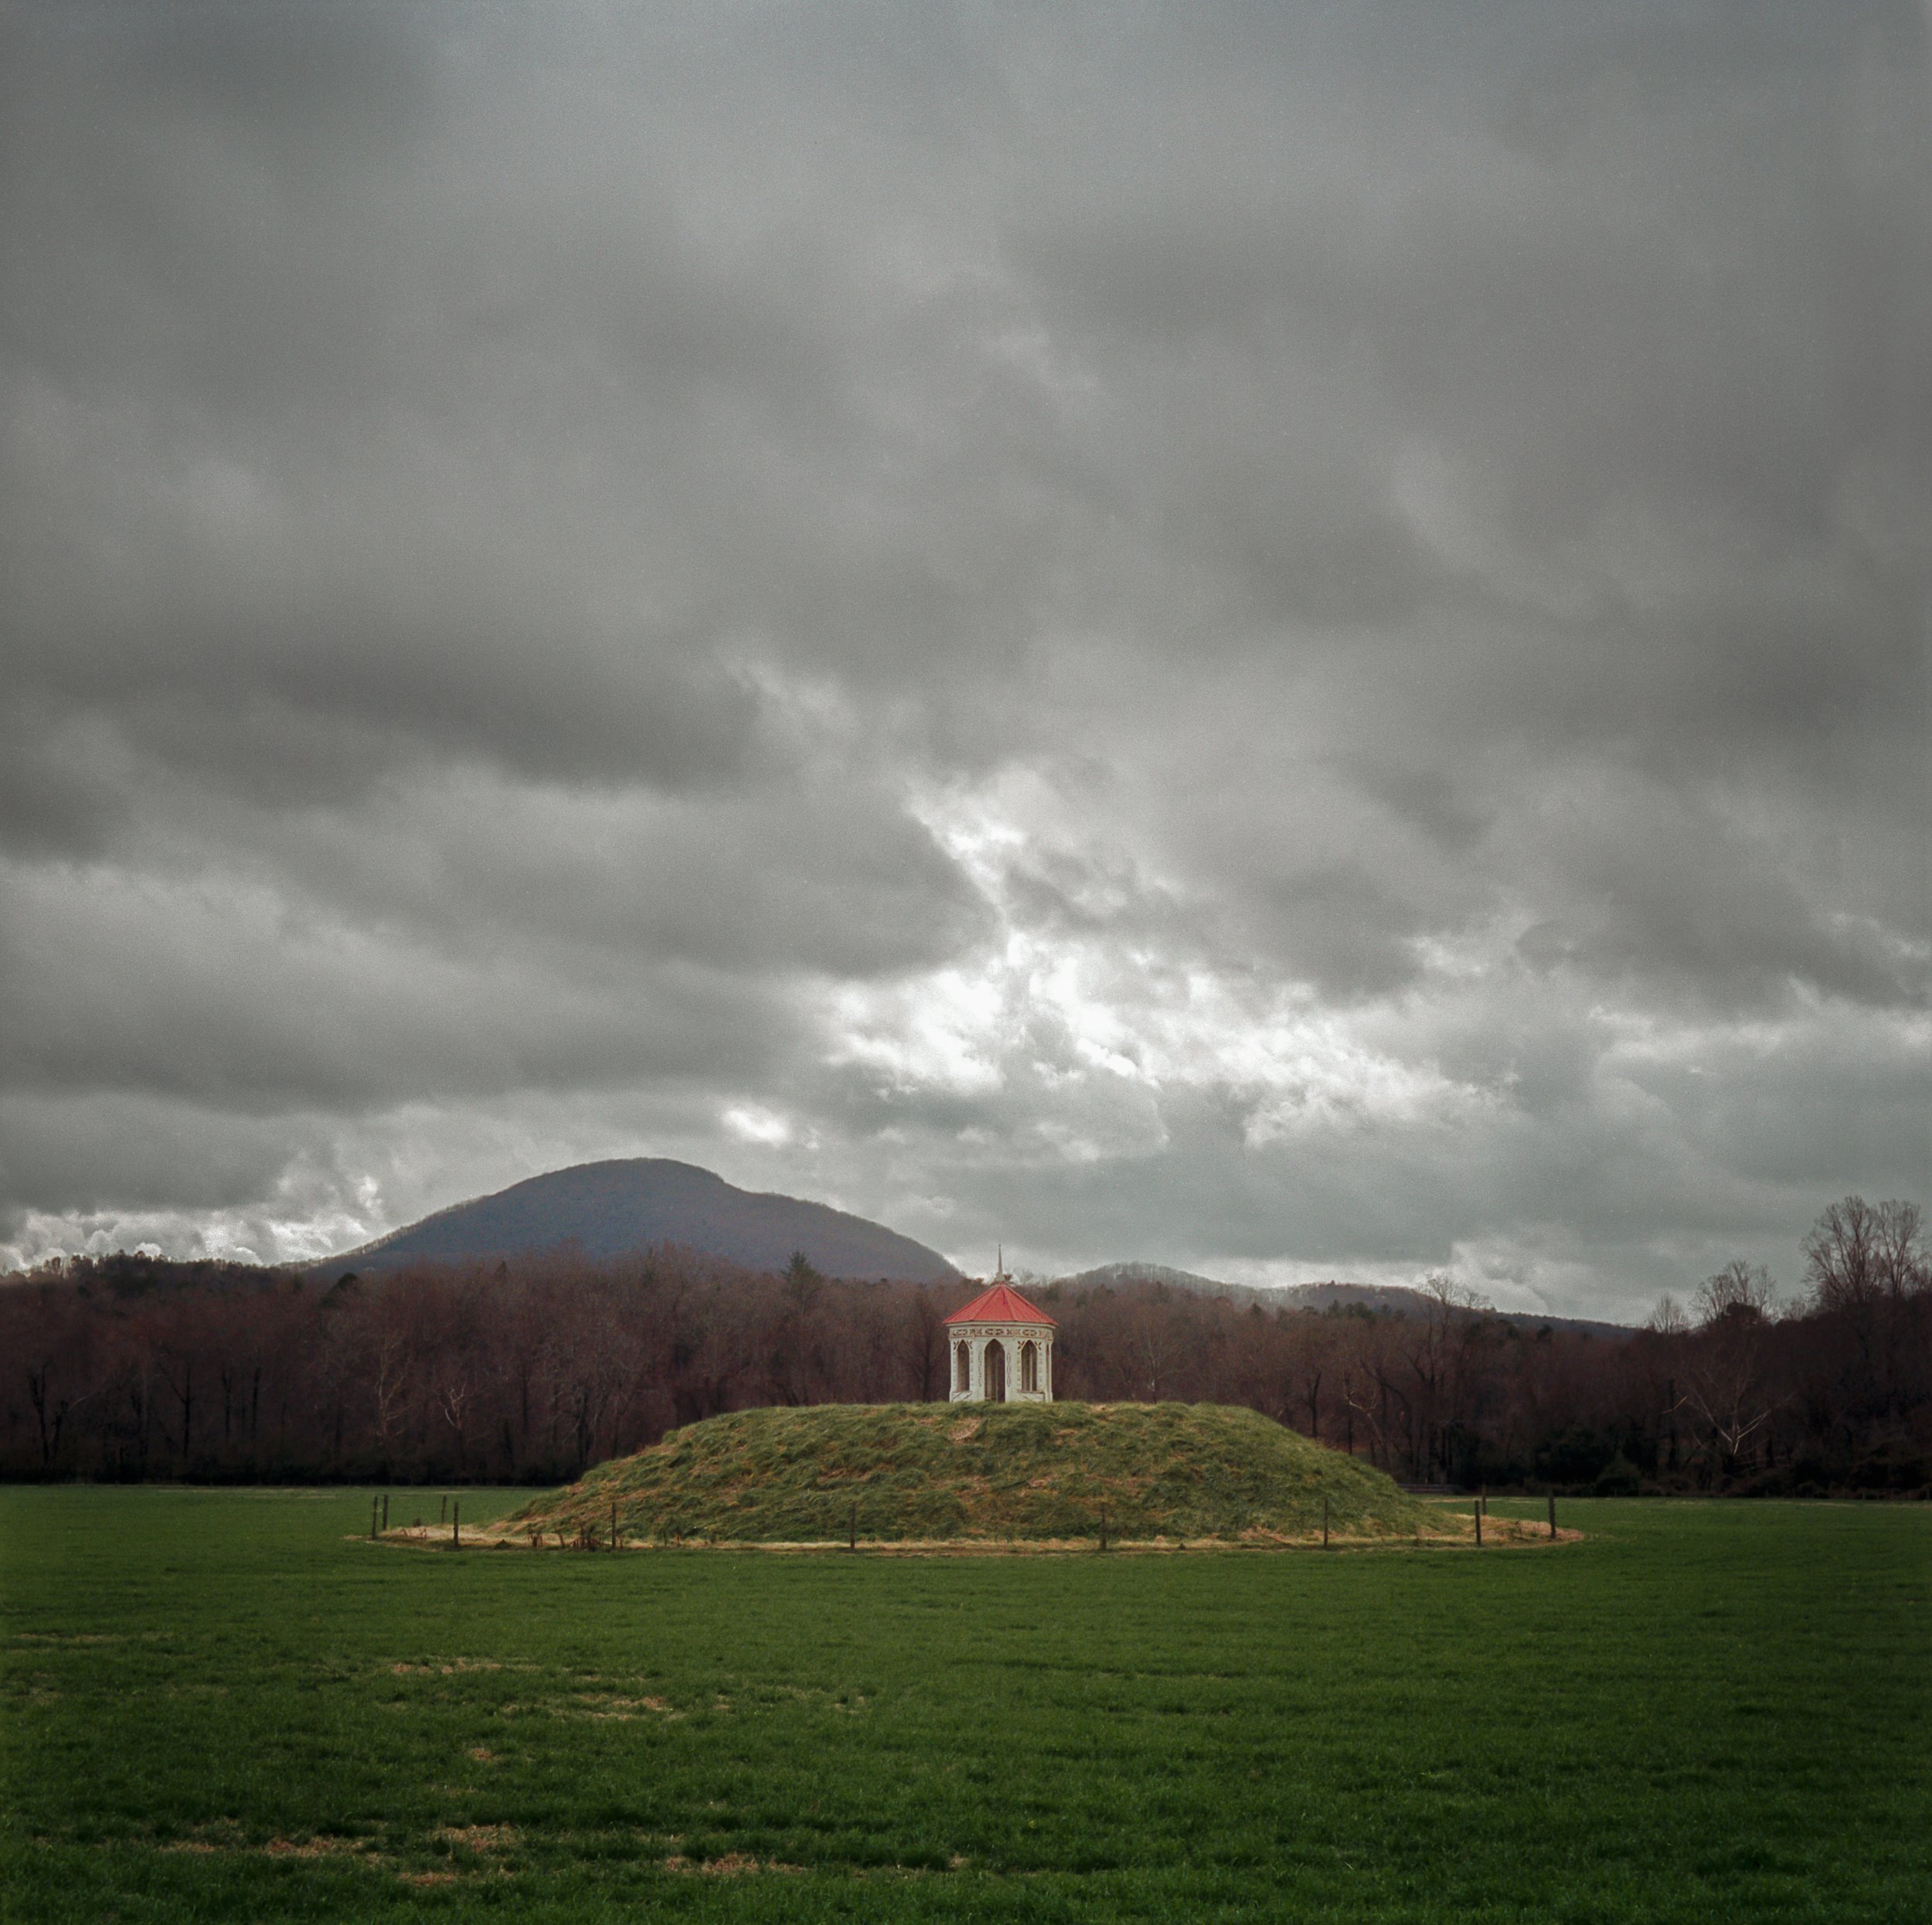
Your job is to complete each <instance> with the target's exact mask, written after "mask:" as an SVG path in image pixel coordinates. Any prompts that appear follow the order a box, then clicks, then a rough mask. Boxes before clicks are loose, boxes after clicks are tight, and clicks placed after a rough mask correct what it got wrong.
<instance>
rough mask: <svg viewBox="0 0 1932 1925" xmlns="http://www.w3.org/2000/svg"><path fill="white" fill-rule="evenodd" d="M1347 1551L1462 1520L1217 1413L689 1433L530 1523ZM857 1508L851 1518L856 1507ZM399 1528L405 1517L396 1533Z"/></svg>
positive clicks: (1130, 1412)
mask: <svg viewBox="0 0 1932 1925" xmlns="http://www.w3.org/2000/svg"><path fill="white" fill-rule="evenodd" d="M1324 1503H1326V1504H1327V1505H1328V1513H1329V1517H1330V1521H1331V1522H1332V1526H1333V1529H1334V1530H1335V1532H1338V1533H1343V1534H1345V1535H1347V1536H1349V1537H1351V1538H1356V1539H1376V1538H1385V1537H1394V1536H1401V1537H1410V1538H1412V1537H1413V1536H1414V1535H1415V1533H1416V1532H1417V1531H1418V1530H1419V1529H1427V1528H1428V1527H1430V1525H1440V1524H1442V1523H1444V1522H1447V1520H1446V1519H1443V1518H1442V1517H1441V1515H1440V1513H1437V1512H1431V1511H1430V1510H1429V1508H1427V1506H1426V1505H1422V1504H1420V1503H1418V1502H1417V1501H1416V1500H1415V1499H1414V1498H1410V1497H1406V1496H1404V1495H1403V1493H1402V1492H1401V1491H1400V1490H1399V1489H1397V1488H1396V1485H1394V1484H1393V1482H1392V1481H1390V1480H1389V1478H1386V1477H1385V1476H1384V1475H1383V1473H1382V1472H1381V1471H1376V1470H1372V1469H1371V1468H1369V1466H1368V1465H1367V1464H1362V1463H1359V1462H1358V1461H1356V1460H1355V1458H1353V1457H1344V1456H1343V1455H1342V1454H1341V1453H1340V1452H1339V1451H1330V1450H1326V1449H1324V1448H1323V1447H1322V1446H1321V1445H1320V1444H1314V1443H1311V1442H1310V1440H1308V1438H1306V1437H1301V1436H1300V1435H1298V1434H1297V1433H1296V1432H1294V1431H1293V1430H1286V1429H1284V1427H1282V1426H1281V1425H1280V1424H1278V1423H1271V1422H1270V1420H1268V1419H1267V1418H1266V1417H1262V1416H1261V1415H1260V1414H1259V1413H1257V1412H1256V1411H1253V1410H1237V1409H1230V1408H1228V1407H1226V1406H1222V1405H1219V1404H1211V1403H1199V1404H1185V1403H1158V1404H1146V1403H1114V1404H1103V1403H1057V1404H1050V1405H1042V1404H1030V1405H1029V1404H1012V1403H1009V1404H974V1405H971V1406H956V1407H953V1408H948V1407H947V1406H944V1405H940V1406H934V1405H932V1404H930V1403H900V1404H818V1405H815V1406H811V1408H809V1409H800V1410H740V1411H736V1412H733V1413H732V1414H731V1415H730V1416H727V1417H712V1418H709V1419H707V1420H706V1421H705V1422H704V1423H694V1424H692V1425H690V1426H689V1427H687V1428H685V1429H684V1430H674V1431H672V1434H670V1435H669V1436H668V1437H666V1438H665V1440H663V1442H662V1443H661V1444H655V1445H653V1446H652V1447H651V1449H649V1450H648V1451H640V1452H638V1454H637V1455H636V1456H635V1457H623V1458H620V1459H618V1460H617V1461H614V1462H612V1463H610V1464H600V1465H599V1466H598V1468H597V1469H596V1470H594V1471H591V1473H590V1475H589V1476H587V1478H584V1479H583V1481H582V1482H581V1483H580V1484H577V1485H573V1486H572V1487H571V1488H570V1489H569V1490H567V1491H560V1492H555V1493H552V1494H549V1495H546V1496H544V1497H541V1498H538V1499H536V1501H535V1502H533V1503H532V1504H530V1505H528V1506H526V1508H525V1509H524V1510H523V1511H522V1512H519V1514H518V1520H519V1523H521V1524H523V1525H527V1526H529V1527H530V1528H540V1529H544V1530H546V1531H562V1532H564V1534H565V1535H566V1536H569V1537H571V1538H575V1537H576V1536H577V1533H578V1532H579V1531H580V1530H589V1531H593V1532H599V1533H601V1534H603V1535H604V1536H605V1539H606V1541H607V1539H608V1532H609V1529H610V1519H611V1507H612V1506H613V1505H615V1506H616V1515H617V1529H618V1530H619V1531H620V1532H621V1533H622V1535H623V1536H624V1537H625V1538H626V1539H647V1540H652V1541H656V1542H665V1541H666V1540H670V1539H692V1538H696V1539H708V1540H711V1541H715V1542H740V1543H744V1542H754V1543H787V1542H794V1543H795V1542H808V1543H810V1542H844V1541H845V1539H846V1537H847V1536H848V1534H849V1532H851V1531H852V1530H856V1532H857V1533H858V1535H859V1536H860V1537H861V1538H862V1539H867V1540H869V1541H872V1542H879V1543H903V1542H907V1541H912V1542H947V1541H956V1540H959V1539H980V1540H996V1541H1023V1540H1029V1539H1032V1540H1047V1541H1052V1540H1066V1539H1094V1538H1097V1536H1098V1532H1099V1529H1100V1519H1101V1514H1102V1512H1103V1510H1104V1512H1105V1513H1106V1517H1107V1525H1108V1528H1109V1529H1110V1531H1111V1534H1112V1537H1113V1539H1114V1542H1137V1541H1138V1542H1151V1541H1155V1540H1161V1541H1165V1542H1169V1543H1172V1542H1176V1541H1179V1542H1184V1543H1199V1542H1201V1541H1202V1540H1203V1539H1217V1540H1223V1541H1227V1542H1239V1541H1241V1540H1243V1539H1247V1540H1248V1541H1250V1542H1253V1541H1257V1540H1263V1539H1269V1538H1281V1537H1291V1538H1292V1537H1302V1538H1308V1539H1318V1538H1319V1537H1320V1536H1321V1527H1322V1507H1323V1505H1324ZM854 1505H856V1506H857V1510H856V1512H854V1510H853V1508H852V1507H853V1506H854ZM392 1522H393V1519H392Z"/></svg>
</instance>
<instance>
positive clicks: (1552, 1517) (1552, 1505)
mask: <svg viewBox="0 0 1932 1925" xmlns="http://www.w3.org/2000/svg"><path fill="white" fill-rule="evenodd" d="M1549 1537H1550V1542H1552V1543H1554V1542H1556V1492H1555V1491H1551V1492H1550V1494H1549Z"/></svg>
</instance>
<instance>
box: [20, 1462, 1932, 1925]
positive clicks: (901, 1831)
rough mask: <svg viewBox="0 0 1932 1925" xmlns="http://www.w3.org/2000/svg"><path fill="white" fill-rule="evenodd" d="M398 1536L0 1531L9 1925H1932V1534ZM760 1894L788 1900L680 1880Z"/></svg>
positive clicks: (55, 1503)
mask: <svg viewBox="0 0 1932 1925" xmlns="http://www.w3.org/2000/svg"><path fill="white" fill-rule="evenodd" d="M517 1501H518V1494H512V1493H498V1494H496V1495H495V1498H494V1499H493V1500H490V1499H486V1498H485V1495H483V1494H480V1493H475V1492H469V1493H465V1495H464V1516H465V1521H466V1522H469V1521H471V1520H472V1519H481V1517H482V1516H484V1515H486V1514H487V1513H488V1512H489V1511H491V1510H492V1509H495V1510H498V1511H499V1512H500V1511H505V1510H507V1509H509V1508H510V1507H511V1505H512V1504H514V1503H515V1502H517ZM418 1508H420V1509H421V1510H422V1511H423V1512H424V1514H426V1515H430V1516H431V1517H434V1515H435V1511H434V1499H431V1500H430V1501H429V1502H427V1504H424V1505H420V1506H419V1505H416V1504H415V1503H413V1502H411V1501H407V1500H406V1501H405V1502H404V1503H403V1505H402V1506H401V1507H400V1510H399V1508H397V1507H396V1506H395V1505H392V1518H393V1519H399V1518H400V1517H404V1516H407V1515H413V1514H414V1513H415V1512H416V1511H417V1509H418ZM1523 1508H1525V1509H1526V1510H1528V1509H1531V1508H1534V1507H1532V1506H1525V1507H1523ZM368 1515H369V1511H368V1502H367V1498H366V1497H365V1496H362V1495H359V1494H357V1493H354V1492H344V1493H315V1492H302V1491H295V1492H289V1491H261V1492H233V1491H228V1492H219V1493H216V1492H206V1491H172V1490H158V1489H150V1490H138V1489H137V1490H111V1489H25V1490H22V1489H13V1490H4V1491H0V1635H3V1636H4V1644H0V1650H3V1651H4V1663H5V1672H4V1679H3V1680H0V1683H3V1685H4V1700H3V1702H4V1719H5V1723H4V1733H3V1735H4V1746H3V1748H0V1760H3V1762H0V1771H4V1791H5V1831H4V1839H3V1848H4V1853H5V1856H4V1861H0V1866H3V1869H0V1878H3V1879H4V1890H5V1905H4V1907H3V1908H0V1909H4V1911H5V1916H7V1917H8V1918H9V1920H14V1921H20V1922H21V1925H28V1922H29V1921H42V1920H86V1921H88V1925H96V1922H97V1921H104V1920H121V1921H131V1920H218V1919H236V1920H280V1919H298V1918H299V1919H322V1918H349V1917H353V1918H358V1919H362V1918H374V1919H392V1918H394V1919H400V1918H403V1917H413V1916H422V1917H437V1918H455V1917H476V1918H495V1917H509V1916H515V1917H517V1918H519V1919H521V1918H526V1917H528V1918H546V1919H607V1918H608V1919H616V1918H618V1917H621V1916H622V1917H635V1916H679V1917H687V1916H688V1917H691V1918H694V1919H696V1918H714V1917H730V1918H757V1919H770V1920H780V1919H783V1920H813V1919H833V1918H837V1919H894V1920H897V1919H906V1918H943V1919H956V1920H996V1919H1015V1920H1057V1919H1087V1920H1112V1919H1120V1918H1144V1919H1157V1918H1158V1919H1164V1920H1165V1919H1186V1920H1233V1919H1244V1920H1281V1919H1287V1918H1293V1919H1298V1920H1299V1919H1311V1920H1321V1919H1368V1920H1416V1921H1420V1920H1429V1921H1432V1922H1433V1921H1437V1920H1444V1919H1446V1918H1458V1919H1468V1920H1577V1921H1583V1920H1591V1921H1599V1920H1645V1921H1651V1920H1682V1921H1685V1925H1691V1922H1692V1921H1695V1922H1696V1925H1709V1921H1713V1920H1729V1919H1780V1920H1784V1919H1789V1920H1824V1919H1833V1920H1840V1919H1842V1920H1881V1919H1883V1920H1899V1921H1907V1920H1910V1921H1913V1925H1918V1922H1919V1921H1923V1920H1925V1919H1926V1918H1927V1916H1932V1856H1929V1853H1928V1843H1927V1841H1928V1838H1932V1722H1929V1721H1928V1712H1929V1711H1932V1610H1928V1606H1927V1597H1928V1591H1929V1590H1932V1506H1920V1507H1907V1506H1880V1505H1844V1506H1836V1507H1834V1506H1826V1505H1774V1504H1741V1503H1740V1504H1733V1505H1692V1504H1671V1505H1665V1504H1658V1503H1652V1504H1644V1503H1638V1502H1631V1503H1599V1504H1590V1505H1585V1504H1582V1503H1577V1504H1572V1505H1567V1506H1566V1507H1565V1516H1566V1522H1573V1523H1577V1524H1579V1525H1581V1526H1582V1527H1583V1529H1584V1530H1585V1531H1586V1532H1587V1534H1588V1535H1587V1539H1586V1540H1585V1541H1584V1542H1580V1543H1577V1544H1573V1545H1566V1546H1559V1547H1557V1548H1555V1549H1550V1550H1546V1551H1540V1552H1529V1551H1504V1552H1500V1553H1487V1552H1486V1553H1481V1554H1476V1553H1471V1552H1468V1551H1461V1550H1455V1551H1449V1550H1445V1551H1436V1552H1430V1551H1423V1552H1417V1551H1413V1550H1406V1549H1390V1550H1376V1551H1364V1552H1358V1553H1331V1554H1329V1555H1326V1556H1325V1555H1323V1554H1322V1553H1320V1552H1318V1551H1288V1552H1283V1553H1279V1554H1275V1555H1261V1554H1256V1553H1206V1554H1199V1553H1185V1554H1182V1555H1178V1556H1165V1557H1131V1556H1130V1557H1112V1556H1106V1557H1103V1556H1100V1555H1097V1554H1094V1553H1087V1554H1083V1555H1080V1556H1066V1557H1046V1558H1038V1557H1036V1558H996V1557H987V1558H980V1557H970V1556H969V1557H957V1556H954V1557H943V1558H906V1557H888V1556H878V1557H869V1556H864V1555H861V1556H846V1555H844V1554H842V1553H828V1554H824V1555H816V1556H798V1557H787V1556H770V1555H764V1554H753V1553H748V1554H743V1555H736V1556H730V1555H719V1554H716V1553H708V1552H704V1551H693V1552H675V1551H670V1552H643V1551H639V1552H633V1553H627V1554H625V1555H624V1556H615V1557H614V1556H594V1557H593V1556H566V1555H563V1554H560V1553H549V1554H535V1553H531V1552H529V1551H527V1550H523V1551H518V1550H501V1551H478V1552H471V1553H464V1554H461V1555H454V1556H452V1555H430V1554H427V1553H421V1552H412V1551H408V1550H404V1549H395V1548H390V1547H386V1546H370V1545H368V1544H366V1543H361V1542H352V1541H349V1539H347V1537H346V1536H345V1534H346V1533H349V1532H353V1531H355V1530H357V1529H360V1528H366V1523H367V1519H368ZM483 1828H501V1829H483ZM753 1860H755V1861H757V1865H758V1866H759V1867H760V1868H765V1867H769V1866H770V1865H774V1864H777V1865H795V1866H798V1867H801V1868H802V1869H800V1870H797V1871H787V1870H773V1869H756V1870H751V1869H741V1870H740V1874H739V1875H736V1876H733V1875H729V1874H728V1873H726V1872H719V1871H717V1870H715V1869H714V1870H713V1871H712V1872H705V1871H702V1870H700V1869H696V1868H699V1867H701V1866H703V1865H706V1864H709V1865H712V1866H713V1867H717V1866H719V1865H725V1866H732V1865H736V1866H739V1867H740V1868H743V1867H744V1866H745V1865H747V1864H748V1863H749V1862H750V1861H753ZM667 1861H669V1862H670V1863H669V1864H668V1865H667ZM426 1876H427V1877H430V1878H433V1879H441V1880H444V1881H446V1882H434V1883H420V1882H410V1880H412V1879H423V1878H424V1877H426Z"/></svg>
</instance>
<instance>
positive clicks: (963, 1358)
mask: <svg viewBox="0 0 1932 1925" xmlns="http://www.w3.org/2000/svg"><path fill="white" fill-rule="evenodd" d="M953 1369H954V1378H953V1388H954V1389H955V1390H970V1389H972V1387H973V1353H972V1352H971V1350H970V1349H968V1348H967V1346H966V1345H964V1344H963V1343H962V1344H961V1345H958V1346H957V1349H955V1351H954V1365H953Z"/></svg>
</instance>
